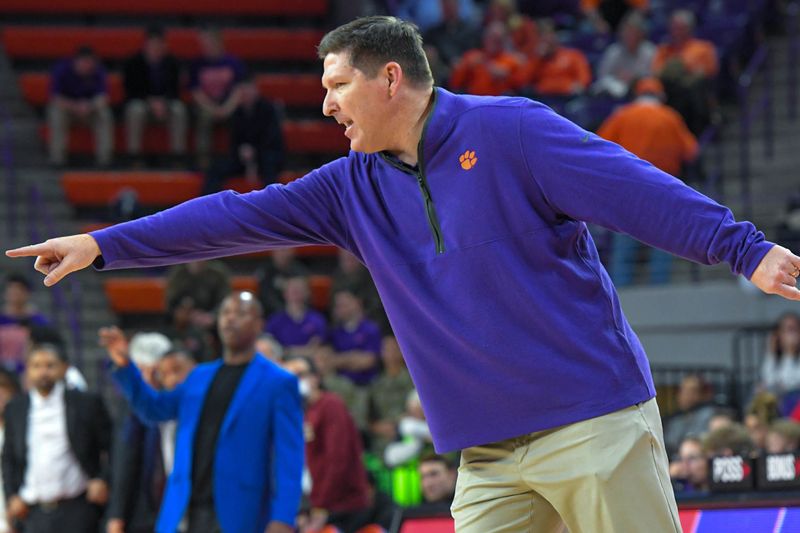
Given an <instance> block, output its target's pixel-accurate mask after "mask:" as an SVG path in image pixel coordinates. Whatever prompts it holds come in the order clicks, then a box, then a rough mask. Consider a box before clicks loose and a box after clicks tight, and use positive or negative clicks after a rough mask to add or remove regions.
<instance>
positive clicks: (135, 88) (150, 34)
mask: <svg viewBox="0 0 800 533" xmlns="http://www.w3.org/2000/svg"><path fill="white" fill-rule="evenodd" d="M179 82H180V71H179V68H178V61H177V60H176V59H175V57H174V56H172V54H170V53H169V51H168V50H167V43H166V40H165V39H164V30H163V29H161V28H159V27H151V28H148V29H147V32H146V34H145V41H144V46H143V47H142V50H141V51H140V52H139V53H137V54H136V55H135V56H133V57H132V58H130V59H129V60H128V61H127V62H126V63H125V68H124V71H123V83H124V85H125V100H126V102H125V135H126V138H127V141H128V154H129V155H130V156H133V157H139V155H140V154H141V153H142V138H143V136H144V129H145V124H146V122H147V121H148V119H150V120H154V121H156V122H159V123H166V125H167V129H168V130H169V142H170V149H171V151H172V154H173V155H175V156H180V155H183V154H185V153H186V128H187V115H186V106H185V105H184V104H183V102H182V101H181V95H180V86H179Z"/></svg>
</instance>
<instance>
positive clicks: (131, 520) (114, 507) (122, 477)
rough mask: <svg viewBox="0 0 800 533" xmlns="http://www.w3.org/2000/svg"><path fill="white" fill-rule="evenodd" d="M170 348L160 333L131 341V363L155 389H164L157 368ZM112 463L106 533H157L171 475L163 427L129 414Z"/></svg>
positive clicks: (117, 441) (141, 336)
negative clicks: (164, 448)
mask: <svg viewBox="0 0 800 533" xmlns="http://www.w3.org/2000/svg"><path fill="white" fill-rule="evenodd" d="M170 346H171V343H170V341H169V339H168V338H167V337H166V336H164V335H161V334H160V333H137V334H136V335H134V336H133V337H132V338H131V344H130V356H131V360H132V361H133V362H134V364H136V366H137V367H139V370H140V371H141V373H142V379H144V381H145V383H147V384H148V385H150V386H151V387H153V388H160V383H159V379H158V378H157V375H156V368H157V366H158V364H159V363H160V361H161V358H162V357H163V356H164V354H165V353H167V352H168V351H169V349H170ZM112 459H113V468H112V473H113V476H112V478H111V493H110V499H109V504H108V514H107V516H108V523H107V525H106V532H107V533H148V532H151V531H153V530H154V529H155V525H156V517H157V516H158V509H159V507H160V506H161V496H162V494H163V489H164V484H165V482H166V476H167V475H168V472H166V469H165V468H164V459H163V455H162V452H161V431H160V428H159V426H158V425H150V424H147V423H145V422H143V421H142V420H141V419H140V418H139V417H138V416H136V415H135V414H134V413H129V414H128V415H127V417H126V418H125V420H124V421H123V423H122V429H121V431H120V432H119V434H118V435H117V438H116V439H115V443H114V453H113V454H112Z"/></svg>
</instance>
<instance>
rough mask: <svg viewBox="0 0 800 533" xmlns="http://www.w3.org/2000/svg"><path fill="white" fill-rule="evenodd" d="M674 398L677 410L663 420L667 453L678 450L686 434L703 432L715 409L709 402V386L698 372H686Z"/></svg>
mask: <svg viewBox="0 0 800 533" xmlns="http://www.w3.org/2000/svg"><path fill="white" fill-rule="evenodd" d="M676 400H677V404H678V412H677V413H675V414H674V415H672V416H670V417H668V418H667V419H666V420H665V421H664V443H665V445H666V448H667V453H668V454H669V455H672V454H674V453H675V452H676V451H677V450H678V446H680V443H681V441H682V440H683V439H684V438H685V437H686V436H687V435H701V434H703V433H705V432H706V430H707V428H708V423H709V420H711V417H712V416H714V414H715V411H716V410H715V407H714V406H713V405H711V403H710V387H709V385H708V384H707V383H706V381H705V380H704V379H703V378H702V377H701V376H700V375H698V374H688V375H687V376H685V377H684V378H683V380H681V385H680V388H679V389H678V394H677V398H676Z"/></svg>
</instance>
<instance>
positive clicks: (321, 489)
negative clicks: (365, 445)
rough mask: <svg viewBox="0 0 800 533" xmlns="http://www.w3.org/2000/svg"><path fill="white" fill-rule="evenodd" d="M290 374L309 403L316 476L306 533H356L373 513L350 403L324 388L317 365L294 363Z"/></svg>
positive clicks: (310, 456) (311, 466)
mask: <svg viewBox="0 0 800 533" xmlns="http://www.w3.org/2000/svg"><path fill="white" fill-rule="evenodd" d="M284 366H285V368H286V369H287V370H288V371H289V372H291V373H292V374H294V375H295V376H297V378H298V379H299V380H300V393H301V394H302V396H303V399H304V400H305V405H306V415H305V434H306V465H307V467H308V470H309V473H310V474H311V483H312V485H311V495H310V497H309V498H310V500H311V506H312V510H311V516H310V520H309V523H308V525H307V527H306V529H305V530H304V531H310V532H313V531H317V530H319V529H321V528H322V527H323V526H324V525H325V524H330V525H333V526H335V527H338V528H339V529H341V530H342V531H343V532H345V533H350V532H354V531H356V530H357V529H358V528H359V527H362V526H364V525H366V524H364V523H362V521H363V515H364V513H365V512H366V511H367V510H368V509H369V506H370V501H369V485H368V483H367V472H366V469H365V468H364V463H363V461H362V445H361V435H359V433H358V430H357V429H356V426H355V424H354V423H353V419H352V418H351V416H350V414H349V413H348V412H347V408H346V407H345V405H344V402H342V400H341V399H340V398H339V397H338V396H336V395H335V394H332V393H330V392H326V391H324V390H322V389H321V388H320V377H319V374H318V372H317V370H316V368H315V367H314V365H313V363H312V362H311V361H310V360H309V359H306V358H304V357H291V358H289V359H288V360H287V361H286V362H285V363H284Z"/></svg>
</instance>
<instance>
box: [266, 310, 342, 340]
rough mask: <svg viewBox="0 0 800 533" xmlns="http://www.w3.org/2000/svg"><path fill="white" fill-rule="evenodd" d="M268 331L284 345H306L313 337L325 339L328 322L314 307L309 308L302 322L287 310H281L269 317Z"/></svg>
mask: <svg viewBox="0 0 800 533" xmlns="http://www.w3.org/2000/svg"><path fill="white" fill-rule="evenodd" d="M267 331H268V332H269V333H270V334H272V336H273V337H275V340H277V341H278V342H279V343H281V344H282V345H283V346H305V345H306V344H308V343H309V341H311V339H312V338H313V337H319V339H320V340H323V339H324V338H325V333H326V332H327V324H326V323H325V317H324V316H322V314H321V313H318V312H316V311H314V310H313V309H307V310H306V314H305V315H304V316H303V319H302V320H301V321H300V322H295V320H294V318H292V317H291V315H289V313H287V312H286V311H279V312H277V313H274V314H273V315H272V316H270V317H269V320H268V321H267Z"/></svg>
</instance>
